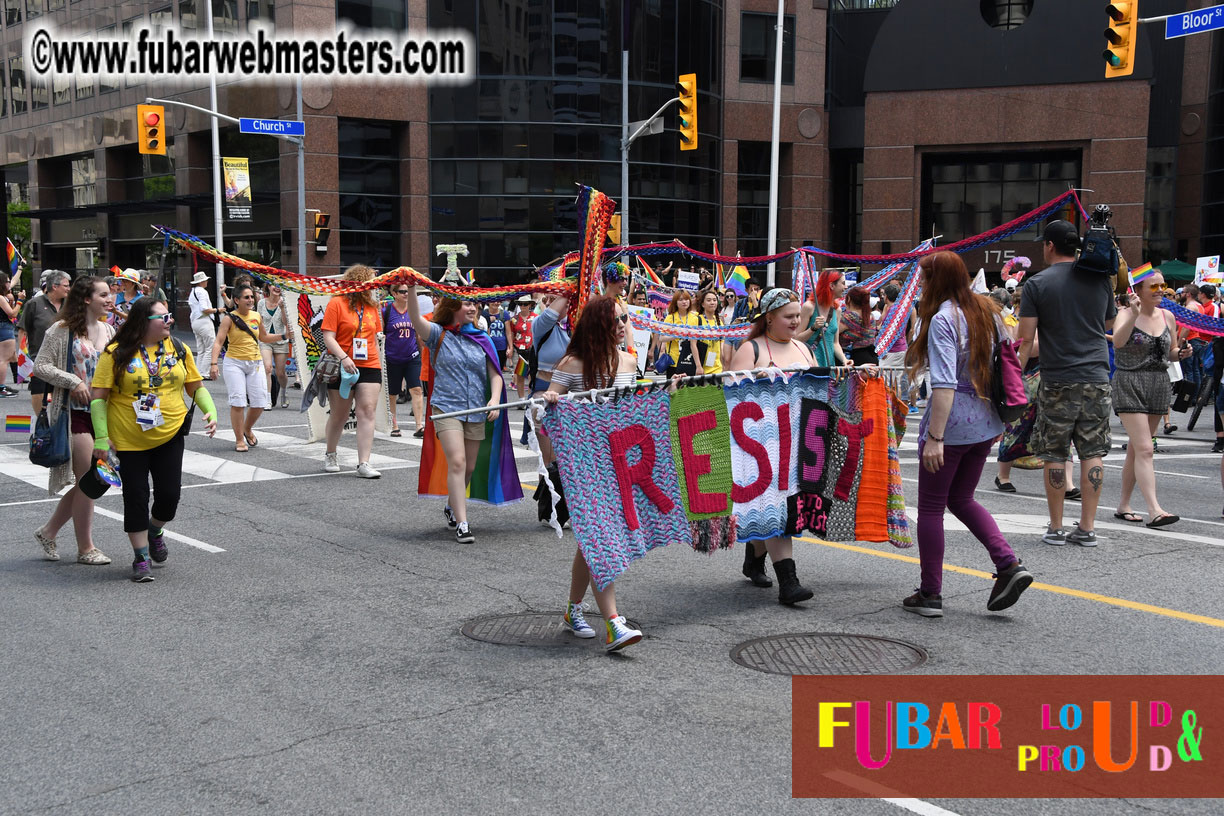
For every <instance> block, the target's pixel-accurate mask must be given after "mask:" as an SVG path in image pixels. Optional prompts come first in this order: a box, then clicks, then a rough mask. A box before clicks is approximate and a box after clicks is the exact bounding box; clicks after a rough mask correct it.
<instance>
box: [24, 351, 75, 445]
mask: <svg viewBox="0 0 1224 816" xmlns="http://www.w3.org/2000/svg"><path fill="white" fill-rule="evenodd" d="M67 346H68V350H67V352H66V353H65V354H64V370H65V371H68V370H69V366H71V365H72V332H71V331H69V332H68V343H67ZM61 390H62V391H63V392H64V404H63V405H62V406H61V407H60V412H59V416H58V417H56V419H55V422H54V423H52V422H51V421H50V419H48V414H47V407H46V406H43V409H42V410H41V411H40V412H39V414H38V421H37V422H36V423H35V424H34V433H32V434H31V435H30V461H31V462H32V463H34V464H36V465H39V466H41V467H45V468H53V467H59V466H60V465H62V464H64V463H66V462H67V461H68V460H69V459H71V458H72V453H71V447H70V446H71V439H70V433H69V424H68V416H69V411H70V410H71V409H70V408H69V405H68V398H69V394H68V389H66V388H65V389H61Z"/></svg>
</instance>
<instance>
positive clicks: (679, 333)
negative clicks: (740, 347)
mask: <svg viewBox="0 0 1224 816" xmlns="http://www.w3.org/2000/svg"><path fill="white" fill-rule="evenodd" d="M629 322H630V323H632V324H633V327H634V328H635V329H641V330H642V331H648V332H654V333H655V334H658V335H659V336H660V337H666V338H667V339H669V340H737V339H739V338H741V337H747V336H748V332H749V330H751V329H752V326H751V325H749V324H747V323H735V324H732V325H730V326H689V325H686V324H682V323H665V322H663V321H662V320H651V319H650V318H649V317H643V316H641V315H638V314H634V313H633V312H630V313H629Z"/></svg>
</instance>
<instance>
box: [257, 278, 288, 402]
mask: <svg viewBox="0 0 1224 816" xmlns="http://www.w3.org/2000/svg"><path fill="white" fill-rule="evenodd" d="M256 311H258V312H259V322H260V324H261V325H263V326H264V327H265V330H266V331H267V332H268V333H269V334H279V335H280V336H281V337H283V338H284V339H283V340H281V341H280V342H277V343H264V342H263V341H260V343H259V356H260V357H261V358H263V364H264V372H265V374H264V376H265V382H266V383H267V384H268V391H270V392H271V395H272V398H271V401H270V402H269V403H268V407H269V408H271V407H273V406H275V405H276V402H277V397H278V396H279V397H280V407H282V408H288V407H289V375H288V374H287V373H286V372H285V363H286V362H287V361H288V360H289V314H288V310H287V308H286V306H285V301H284V298H283V297H282V296H281V288H280V287H279V286H275V285H273V284H271V283H269V284H265V285H264V288H263V298H261V299H260V301H259V305H258V306H257V307H256Z"/></svg>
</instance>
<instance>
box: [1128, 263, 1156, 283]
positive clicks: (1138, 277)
mask: <svg viewBox="0 0 1224 816" xmlns="http://www.w3.org/2000/svg"><path fill="white" fill-rule="evenodd" d="M1155 274H1156V270H1155V269H1153V268H1152V265H1151V264H1150V263H1145V264H1144V265H1143V266H1137V267H1135V268H1134V269H1132V270H1131V271H1130V283H1131V286H1135V285H1136V284H1138V283H1140V282H1141V281H1145V280H1147V279H1148V278H1150V277H1152V276H1153V275H1155Z"/></svg>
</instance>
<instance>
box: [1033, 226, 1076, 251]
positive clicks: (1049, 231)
mask: <svg viewBox="0 0 1224 816" xmlns="http://www.w3.org/2000/svg"><path fill="white" fill-rule="evenodd" d="M1046 241H1049V242H1050V243H1052V244H1054V248H1055V249H1056V250H1058V251H1059V252H1062V253H1063V254H1066V255H1069V254H1071V253H1073V252H1075V250H1077V249H1079V245H1080V239H1079V231H1078V230H1077V229H1076V228H1075V225H1074V224H1072V223H1071V222H1070V221H1063V220H1062V219H1058V220H1056V221H1051V222H1050V223H1048V224H1046V226H1045V229H1044V230H1043V231H1042V233H1041V242H1042V243H1043V244H1044V243H1045V242H1046Z"/></svg>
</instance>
